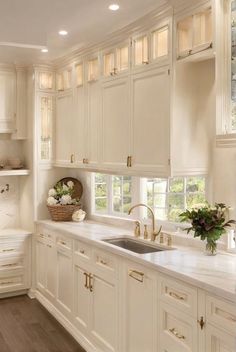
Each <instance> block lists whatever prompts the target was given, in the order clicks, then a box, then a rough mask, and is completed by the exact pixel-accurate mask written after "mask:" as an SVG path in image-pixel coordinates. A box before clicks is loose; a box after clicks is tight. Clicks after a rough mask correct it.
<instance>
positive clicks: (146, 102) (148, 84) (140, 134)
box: [131, 67, 170, 176]
mask: <svg viewBox="0 0 236 352" xmlns="http://www.w3.org/2000/svg"><path fill="white" fill-rule="evenodd" d="M169 72H170V71H169V69H168V67H164V68H154V69H149V70H145V71H143V72H141V73H137V74H133V75H132V78H131V91H132V104H131V107H132V113H131V114H132V123H131V126H132V127H131V131H132V139H131V140H132V149H131V150H132V151H131V155H132V170H135V171H137V172H138V171H139V172H141V173H143V172H146V171H147V170H148V172H152V173H155V174H157V175H159V176H162V175H163V176H165V175H167V174H168V172H169V158H170V74H169Z"/></svg>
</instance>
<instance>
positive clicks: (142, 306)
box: [123, 262, 157, 352]
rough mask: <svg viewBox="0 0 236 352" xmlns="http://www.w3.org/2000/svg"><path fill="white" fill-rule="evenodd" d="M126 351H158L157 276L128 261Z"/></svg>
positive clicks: (125, 322) (125, 295)
mask: <svg viewBox="0 0 236 352" xmlns="http://www.w3.org/2000/svg"><path fill="white" fill-rule="evenodd" d="M124 297H125V299H124V308H125V310H124V314H125V321H124V324H125V325H124V331H123V333H124V336H125V351H126V352H134V351H135V352H144V351H145V352H154V351H155V352H156V351H157V314H156V313H157V275H156V273H154V272H152V271H148V270H146V269H145V268H144V267H143V266H140V265H137V264H135V263H133V262H127V264H126V266H125V286H124Z"/></svg>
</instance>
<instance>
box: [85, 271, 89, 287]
mask: <svg viewBox="0 0 236 352" xmlns="http://www.w3.org/2000/svg"><path fill="white" fill-rule="evenodd" d="M84 276H85V283H84V287H85V288H89V286H88V274H87V273H84Z"/></svg>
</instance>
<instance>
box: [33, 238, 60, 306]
mask: <svg viewBox="0 0 236 352" xmlns="http://www.w3.org/2000/svg"><path fill="white" fill-rule="evenodd" d="M56 264H57V257H56V247H55V244H54V243H53V241H51V240H50V238H48V236H47V235H46V234H43V233H41V234H39V235H37V239H36V287H37V288H38V289H39V290H40V292H42V293H43V294H44V295H45V296H46V297H47V298H48V299H49V300H50V301H52V302H54V303H55V297H56Z"/></svg>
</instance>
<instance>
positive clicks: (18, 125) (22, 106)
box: [12, 66, 27, 140]
mask: <svg viewBox="0 0 236 352" xmlns="http://www.w3.org/2000/svg"><path fill="white" fill-rule="evenodd" d="M14 127H15V132H14V134H13V135H12V139H17V140H18V139H26V138H27V70H26V68H25V67H18V66H16V115H15V126H14Z"/></svg>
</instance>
